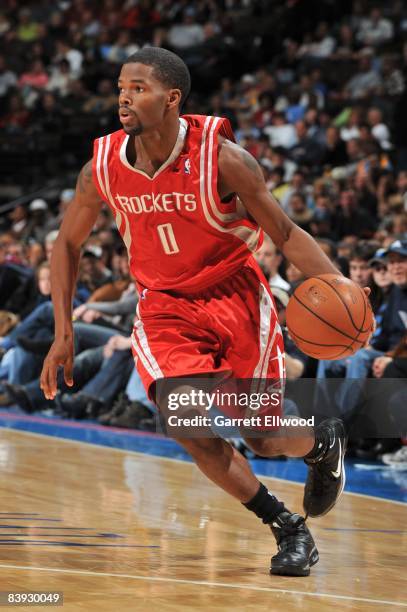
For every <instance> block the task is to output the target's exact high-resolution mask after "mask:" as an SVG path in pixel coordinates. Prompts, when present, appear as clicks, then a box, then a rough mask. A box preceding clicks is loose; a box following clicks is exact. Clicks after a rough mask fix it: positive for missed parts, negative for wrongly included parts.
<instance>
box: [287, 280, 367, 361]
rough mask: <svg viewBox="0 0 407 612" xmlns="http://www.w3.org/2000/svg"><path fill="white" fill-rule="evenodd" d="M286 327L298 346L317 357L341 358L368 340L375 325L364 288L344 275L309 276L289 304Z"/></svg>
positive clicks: (304, 351)
mask: <svg viewBox="0 0 407 612" xmlns="http://www.w3.org/2000/svg"><path fill="white" fill-rule="evenodd" d="M286 321H287V328H288V331H289V333H290V336H291V338H292V339H293V340H294V342H295V343H296V345H297V346H298V348H299V349H300V350H301V351H302V352H303V353H305V354H306V355H309V356H310V357H315V359H342V358H343V357H348V356H349V355H353V353H355V352H356V351H357V350H359V349H360V348H361V347H362V346H363V345H364V344H365V342H366V341H367V340H368V338H369V336H370V334H371V333H372V330H373V326H374V315H373V311H372V307H371V305H370V302H369V300H368V298H367V297H366V295H365V293H364V291H362V289H361V288H360V287H358V286H357V285H356V284H355V283H353V282H352V281H351V280H349V279H348V278H345V277H344V276H338V275H336V274H321V275H320V276H315V277H313V278H308V279H307V280H306V281H304V282H303V283H301V285H299V286H298V287H297V289H296V290H295V291H294V293H293V295H292V296H291V298H290V301H289V302H288V305H287V311H286Z"/></svg>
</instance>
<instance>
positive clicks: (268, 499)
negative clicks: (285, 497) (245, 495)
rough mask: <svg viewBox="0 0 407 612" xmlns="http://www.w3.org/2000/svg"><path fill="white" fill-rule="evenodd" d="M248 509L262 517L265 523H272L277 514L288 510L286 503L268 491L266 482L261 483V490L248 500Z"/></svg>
mask: <svg viewBox="0 0 407 612" xmlns="http://www.w3.org/2000/svg"><path fill="white" fill-rule="evenodd" d="M243 505H244V506H246V508H247V509H248V510H251V511H252V512H254V513H255V515H256V516H258V517H259V518H261V519H262V521H263V523H266V524H267V523H271V522H272V521H273V520H274V519H275V518H276V516H278V515H279V514H280V513H281V512H283V511H284V510H286V508H285V507H284V504H283V503H282V502H280V501H278V499H277V498H276V497H274V495H271V493H269V492H268V489H267V487H265V486H264V484H262V483H260V487H259V490H258V491H257V493H256V495H255V496H254V497H253V498H252V499H251V500H250V501H248V502H247V503H246V504H243Z"/></svg>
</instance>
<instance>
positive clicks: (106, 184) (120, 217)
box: [96, 134, 132, 257]
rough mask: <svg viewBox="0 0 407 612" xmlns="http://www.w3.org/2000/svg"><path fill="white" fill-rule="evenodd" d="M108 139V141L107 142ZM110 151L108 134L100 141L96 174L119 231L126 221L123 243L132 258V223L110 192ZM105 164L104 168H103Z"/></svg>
mask: <svg viewBox="0 0 407 612" xmlns="http://www.w3.org/2000/svg"><path fill="white" fill-rule="evenodd" d="M105 139H106V140H105ZM103 146H104V149H105V150H104V155H103V162H102V149H103ZM109 149H110V134H108V135H107V136H102V138H99V139H98V154H97V159H96V173H97V177H98V180H99V187H100V190H101V191H102V193H103V194H104V195H105V197H106V199H107V200H109V202H110V204H111V205H112V208H113V209H114V211H115V222H116V225H117V227H118V229H119V230H120V229H121V224H122V221H124V233H123V241H124V244H125V245H126V247H127V250H128V252H129V257H131V250H130V249H131V246H132V240H131V234H130V223H129V220H128V219H127V217H126V215H124V214H122V213H121V212H120V210H119V209H118V208H117V206H116V204H115V201H114V198H113V196H112V193H111V191H110V180H109V166H108V154H109ZM102 163H103V166H102ZM101 170H103V178H102V172H101Z"/></svg>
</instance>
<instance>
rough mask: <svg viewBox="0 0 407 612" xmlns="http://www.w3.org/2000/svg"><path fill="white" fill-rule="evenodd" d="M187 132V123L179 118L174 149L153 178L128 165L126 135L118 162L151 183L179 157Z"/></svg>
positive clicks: (127, 139) (127, 137)
mask: <svg viewBox="0 0 407 612" xmlns="http://www.w3.org/2000/svg"><path fill="white" fill-rule="evenodd" d="M187 130H188V122H187V121H186V120H185V119H183V117H180V118H179V131H178V136H177V140H176V142H175V145H174V148H173V150H172V151H171V153H170V155H169V157H167V159H166V160H165V162H164V163H163V164H162V165H161V166H160V167H159V168H158V170H156V171H155V172H154V174H153V176H149V175H148V174H147V173H146V172H144V171H143V170H140V169H139V168H135V167H134V166H132V165H131V164H129V160H128V159H127V155H126V149H127V143H128V142H129V136H128V135H127V136H126V137H125V139H124V140H123V142H122V145H121V147H120V153H119V158H120V161H121V162H122V164H123V165H124V166H126V168H127V169H128V170H132V172H136V173H137V174H142V175H143V176H144V177H145V178H147V179H149V180H150V181H152V180H154V179H155V178H157V176H158V175H159V174H161V172H163V171H164V170H165V169H166V168H168V166H169V165H170V164H172V162H173V161H175V160H176V159H177V157H178V156H179V155H180V153H181V151H182V149H183V147H184V141H185V136H186V134H187Z"/></svg>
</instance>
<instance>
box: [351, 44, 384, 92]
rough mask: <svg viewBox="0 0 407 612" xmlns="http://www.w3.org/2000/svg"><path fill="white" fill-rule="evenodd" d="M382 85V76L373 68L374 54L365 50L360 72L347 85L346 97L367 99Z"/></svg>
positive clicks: (361, 59) (360, 61) (360, 62)
mask: <svg viewBox="0 0 407 612" xmlns="http://www.w3.org/2000/svg"><path fill="white" fill-rule="evenodd" d="M380 85H381V79H380V76H379V75H378V74H377V73H376V72H375V71H374V70H373V68H372V54H371V53H367V52H365V54H364V55H363V56H362V57H361V58H360V60H359V72H357V73H356V74H355V75H354V76H353V77H352V78H351V79H350V80H349V81H348V82H347V83H346V85H345V89H344V97H345V99H346V98H350V99H351V100H361V99H367V98H368V97H369V96H370V95H373V94H374V93H375V92H376V90H377V89H378V88H379V86H380Z"/></svg>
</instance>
